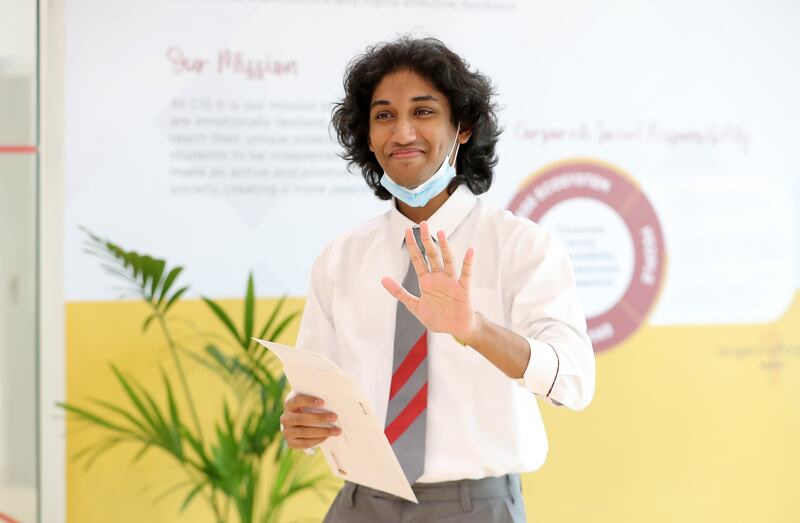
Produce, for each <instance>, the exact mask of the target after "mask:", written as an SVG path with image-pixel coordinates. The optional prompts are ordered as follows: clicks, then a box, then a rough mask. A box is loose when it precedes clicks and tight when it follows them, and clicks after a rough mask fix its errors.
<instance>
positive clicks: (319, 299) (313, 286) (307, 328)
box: [281, 245, 336, 454]
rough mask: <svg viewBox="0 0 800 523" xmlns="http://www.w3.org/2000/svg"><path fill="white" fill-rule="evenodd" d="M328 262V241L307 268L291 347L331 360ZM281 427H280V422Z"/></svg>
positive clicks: (333, 342) (333, 337) (332, 333)
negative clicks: (307, 279) (306, 283)
mask: <svg viewBox="0 0 800 523" xmlns="http://www.w3.org/2000/svg"><path fill="white" fill-rule="evenodd" d="M330 264H331V245H328V246H327V247H326V248H325V249H324V250H323V251H322V253H321V254H320V255H319V256H318V257H317V259H316V260H315V261H314V265H313V266H312V268H311V282H310V285H309V289H308V296H307V298H306V305H305V308H304V309H303V318H302V320H301V321H300V330H299V332H298V334H297V341H296V343H295V347H296V348H298V349H302V350H307V351H310V352H316V353H319V354H323V355H325V356H327V357H329V358H331V359H334V360H335V358H334V353H335V352H336V330H335V328H334V325H333V316H332V314H331V303H332V301H333V292H334V279H333V277H332V274H331V271H330ZM295 394H296V393H295V391H294V390H290V391H289V394H288V395H287V396H286V401H288V400H289V399H291V398H292V397H294V396H295ZM281 431H283V425H282V424H281ZM313 448H316V447H313ZM313 448H312V449H305V451H304V452H305V453H306V454H313V453H314V451H313Z"/></svg>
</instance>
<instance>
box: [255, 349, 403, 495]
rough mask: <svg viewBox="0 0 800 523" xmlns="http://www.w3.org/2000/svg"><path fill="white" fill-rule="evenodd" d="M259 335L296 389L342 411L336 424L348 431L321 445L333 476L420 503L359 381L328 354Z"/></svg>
mask: <svg viewBox="0 0 800 523" xmlns="http://www.w3.org/2000/svg"><path fill="white" fill-rule="evenodd" d="M253 339H254V340H256V341H257V342H258V343H260V344H261V345H263V346H264V347H266V348H267V349H269V350H270V351H272V352H273V353H274V354H275V355H276V356H277V357H278V359H279V360H280V361H281V363H282V364H283V371H284V373H285V374H286V378H287V379H288V380H289V383H290V384H291V386H292V390H294V392H296V393H298V394H309V395H311V396H316V397H318V398H322V399H323V400H324V401H325V405H324V408H325V410H329V411H331V412H335V413H336V415H337V417H338V420H337V423H336V426H338V427H340V428H341V429H342V434H341V435H340V436H333V437H330V438H328V439H327V440H325V441H324V442H323V443H322V444H321V445H320V448H321V449H322V454H323V455H324V456H325V459H326V460H327V462H328V465H329V466H330V468H331V471H332V472H333V474H334V475H335V476H337V477H339V478H342V479H345V480H347V481H350V482H352V483H358V484H359V485H364V486H367V487H370V488H374V489H377V490H381V491H383V492H388V493H389V494H394V495H395V496H398V497H400V498H403V499H407V500H409V501H413V502H414V503H417V497H416V496H415V495H414V491H413V490H411V485H409V484H408V480H407V479H406V476H405V474H404V473H403V469H402V467H401V466H400V462H399V461H397V456H395V454H394V451H393V450H392V446H391V445H390V444H389V440H388V439H386V435H385V434H384V433H383V425H382V424H381V423H380V422H379V421H378V418H376V417H375V414H374V413H373V412H372V409H371V408H370V405H369V403H368V402H367V400H366V399H365V398H364V394H363V392H362V391H361V388H360V387H359V386H358V384H356V382H355V381H353V379H352V378H350V376H348V375H347V374H346V373H345V372H344V371H343V370H342V369H341V367H339V366H338V365H336V364H335V363H334V362H332V361H331V360H329V359H328V358H326V357H325V356H322V355H320V354H315V353H313V352H308V351H304V350H301V349H295V348H293V347H289V346H288V345H281V344H280V343H273V342H270V341H265V340H259V339H257V338H253Z"/></svg>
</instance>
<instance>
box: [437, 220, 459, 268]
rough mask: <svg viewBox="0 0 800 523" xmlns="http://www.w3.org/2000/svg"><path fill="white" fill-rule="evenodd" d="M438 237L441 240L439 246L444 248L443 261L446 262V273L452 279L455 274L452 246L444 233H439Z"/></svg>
mask: <svg viewBox="0 0 800 523" xmlns="http://www.w3.org/2000/svg"><path fill="white" fill-rule="evenodd" d="M436 236H437V237H438V238H439V246H440V247H441V248H442V260H444V273H445V274H446V275H447V276H450V277H451V278H452V277H453V276H454V275H455V273H454V272H453V253H452V252H451V251H450V244H449V243H447V235H446V234H445V233H444V231H439V232H438V233H437V234H436Z"/></svg>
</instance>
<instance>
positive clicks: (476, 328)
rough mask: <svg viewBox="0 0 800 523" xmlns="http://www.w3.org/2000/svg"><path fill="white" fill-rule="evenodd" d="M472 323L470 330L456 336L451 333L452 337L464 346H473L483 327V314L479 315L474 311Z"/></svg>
mask: <svg viewBox="0 0 800 523" xmlns="http://www.w3.org/2000/svg"><path fill="white" fill-rule="evenodd" d="M473 314H474V319H475V321H474V323H473V327H472V330H471V331H470V332H468V333H466V334H463V335H460V336H456V335H455V334H453V339H455V340H456V341H457V342H458V343H460V344H461V345H464V346H465V347H467V346H468V347H473V348H474V347H475V346H476V344H477V343H478V340H479V339H480V332H481V329H482V328H483V316H481V315H480V314H479V313H478V312H474V313H473Z"/></svg>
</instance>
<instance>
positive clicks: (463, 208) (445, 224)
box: [389, 184, 477, 247]
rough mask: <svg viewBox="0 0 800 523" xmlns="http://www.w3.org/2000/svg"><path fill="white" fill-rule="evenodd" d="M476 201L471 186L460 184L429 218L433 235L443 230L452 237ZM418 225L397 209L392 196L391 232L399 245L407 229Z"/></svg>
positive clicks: (401, 244) (403, 239)
mask: <svg viewBox="0 0 800 523" xmlns="http://www.w3.org/2000/svg"><path fill="white" fill-rule="evenodd" d="M476 201H477V197H476V196H475V195H474V194H472V191H470V189H469V187H467V186H466V185H464V184H461V185H459V186H458V187H457V188H456V190H455V192H453V194H451V195H450V197H449V198H448V199H447V200H446V201H445V202H444V203H443V204H442V206H441V207H439V208H438V209H437V210H436V212H435V213H433V216H431V217H430V218H429V219H428V220H427V221H428V225H429V226H430V231H431V234H432V235H433V237H434V238H435V237H436V232H437V231H440V230H441V231H444V233H445V236H447V237H448V238H450V235H451V234H453V231H455V230H456V228H457V227H458V226H459V225H461V222H463V221H464V218H466V217H467V215H468V214H469V213H470V211H471V210H472V208H473V207H474V206H475V202H476ZM416 226H417V224H416V223H414V222H413V221H412V220H409V219H408V218H406V217H405V216H404V215H403V214H402V213H401V212H400V211H398V210H397V202H396V199H395V198H392V207H391V209H389V233H390V234H391V238H392V241H397V245H398V246H399V247H402V246H403V241H405V230H406V229H408V228H409V227H416Z"/></svg>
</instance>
